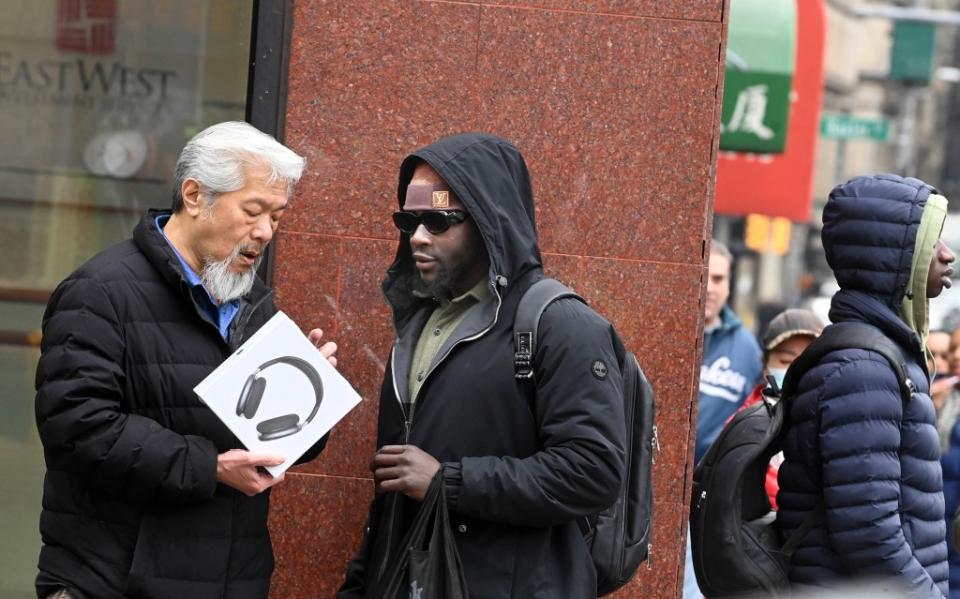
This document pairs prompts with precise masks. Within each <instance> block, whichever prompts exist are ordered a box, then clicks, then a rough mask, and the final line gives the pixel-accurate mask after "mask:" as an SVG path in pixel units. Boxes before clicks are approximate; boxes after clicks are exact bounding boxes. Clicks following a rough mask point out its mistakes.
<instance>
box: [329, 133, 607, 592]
mask: <svg viewBox="0 0 960 599" xmlns="http://www.w3.org/2000/svg"><path fill="white" fill-rule="evenodd" d="M398 200H399V204H400V207H401V210H400V211H399V212H397V213H396V214H395V215H394V221H395V224H396V225H397V227H398V228H399V229H400V244H399V248H398V250H397V257H396V260H395V262H394V263H393V265H392V266H391V267H390V269H389V270H388V272H387V277H386V279H385V280H384V282H383V291H384V294H385V295H386V297H387V300H388V301H389V303H390V305H391V307H392V308H393V315H394V326H395V329H396V340H395V343H394V346H393V350H392V353H391V356H390V367H389V368H388V369H387V372H386V373H385V377H384V382H383V387H382V390H381V394H380V416H379V428H378V434H377V446H378V447H379V448H380V449H379V450H378V452H377V454H376V455H375V456H374V458H373V463H372V464H371V469H372V471H373V473H374V479H375V482H376V485H377V493H376V496H375V498H374V500H373V502H372V504H371V509H370V513H369V516H368V523H367V527H366V532H365V534H364V539H363V544H362V547H361V550H360V553H359V554H358V556H357V557H356V558H355V559H354V560H353V561H352V562H351V563H350V565H349V566H348V570H347V580H346V582H345V583H344V585H343V587H342V588H341V590H340V594H339V596H340V597H344V598H345V597H362V596H368V597H369V596H372V593H374V592H375V591H374V589H376V586H377V583H378V581H379V580H380V579H381V577H382V576H383V574H384V572H385V571H386V570H387V568H388V567H389V565H390V563H391V562H392V561H393V560H394V559H395V558H396V556H397V554H398V551H400V548H399V547H398V546H397V544H398V542H399V541H400V539H401V538H402V537H403V535H404V533H405V532H406V530H407V528H408V527H409V525H410V523H411V521H412V519H413V518H414V517H415V516H416V512H417V509H418V502H419V501H421V500H422V499H423V497H424V496H425V494H426V490H427V488H428V486H429V484H430V481H431V479H432V478H433V477H434V475H435V474H436V473H437V472H438V471H440V470H442V480H443V484H444V486H445V490H446V494H447V501H448V504H449V508H450V511H451V526H452V527H453V530H454V531H455V533H454V534H455V537H456V539H457V548H458V550H459V553H460V557H461V559H462V562H463V567H464V571H465V574H466V580H467V584H468V587H469V590H470V596H471V597H472V598H473V599H487V598H491V599H492V598H497V599H501V598H518V599H519V598H524V599H529V598H547V597H549V598H564V599H580V598H587V597H596V594H597V590H596V572H595V571H594V567H593V562H592V560H591V556H590V554H589V551H588V548H587V544H586V542H585V540H584V537H583V534H582V533H581V530H580V527H579V525H578V522H577V520H578V519H581V518H583V517H585V516H588V515H590V514H592V513H595V512H598V511H600V510H602V509H604V508H606V507H607V506H609V505H610V504H612V503H613V501H614V500H615V498H616V494H617V491H618V489H619V488H620V483H621V480H622V478H623V475H624V469H625V457H624V456H625V432H624V422H623V398H622V395H621V374H620V371H619V369H618V365H617V359H616V356H615V350H614V342H613V334H614V333H613V329H612V327H611V325H610V324H609V323H608V322H607V321H605V320H604V319H603V318H601V317H600V316H599V315H597V314H596V313H595V312H594V311H593V310H591V309H590V308H588V307H587V306H586V305H584V304H583V303H581V302H579V301H576V300H573V299H562V300H558V301H556V302H554V303H553V304H551V305H550V306H549V307H548V308H547V310H546V311H545V312H544V314H543V317H542V320H541V322H540V329H539V345H538V348H539V349H538V351H537V355H536V359H535V363H534V372H535V379H534V380H535V383H534V384H530V383H528V382H527V381H523V380H518V379H517V378H515V376H514V361H513V359H514V350H513V320H514V313H515V311H516V307H517V303H518V302H519V300H520V297H521V296H522V295H523V292H524V291H525V290H526V289H527V288H528V287H529V286H530V285H531V284H532V283H533V282H535V281H537V280H539V279H541V278H543V276H544V275H543V270H542V265H541V257H540V250H539V248H538V246H537V235H536V227H535V223H534V208H533V194H532V190H531V186H530V178H529V175H528V173H527V168H526V164H525V163H524V161H523V157H522V156H521V155H520V153H519V151H518V150H517V149H516V148H515V147H514V146H513V145H512V144H510V143H509V142H507V141H505V140H503V139H500V138H497V137H494V136H491V135H485V134H464V135H458V136H454V137H449V138H445V139H442V140H440V141H438V142H437V143H435V144H433V145H430V146H428V147H426V148H423V149H421V150H419V151H417V152H414V153H413V154H412V155H410V156H408V157H407V158H406V159H405V160H404V161H403V164H402V165H401V167H400V180H399V187H398ZM598 360H599V361H601V362H603V363H604V364H605V365H606V366H607V368H606V369H605V370H604V369H594V368H592V365H593V364H594V363H595V362H596V361H598ZM598 370H599V371H600V372H601V374H596V373H595V371H598ZM534 385H535V388H534Z"/></svg>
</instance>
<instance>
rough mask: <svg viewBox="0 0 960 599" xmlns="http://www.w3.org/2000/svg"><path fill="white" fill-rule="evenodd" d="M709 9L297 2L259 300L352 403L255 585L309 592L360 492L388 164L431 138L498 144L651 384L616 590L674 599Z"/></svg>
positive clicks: (334, 558)
mask: <svg viewBox="0 0 960 599" xmlns="http://www.w3.org/2000/svg"><path fill="white" fill-rule="evenodd" d="M723 5H724V3H723V2H722V0H684V1H683V2H678V1H676V0H526V1H520V0H498V1H497V2H495V3H493V2H482V1H481V2H440V1H427V0H389V1H384V0H350V1H349V2H348V1H344V0H297V2H296V3H295V14H294V29H293V37H292V44H291V60H290V85H289V95H288V104H287V123H286V141H287V143H288V144H289V145H290V146H291V147H293V148H294V149H296V150H297V151H298V152H300V153H302V154H304V155H306V156H307V159H308V166H307V174H306V175H305V177H304V179H303V181H302V182H301V184H300V186H299V187H298V189H297V193H296V197H295V199H294V200H293V203H292V206H291V209H290V211H289V214H288V215H287V216H285V218H284V221H283V224H282V227H281V233H280V235H279V236H278V239H277V242H276V245H277V250H276V251H277V256H276V257H277V266H276V271H275V283H276V288H277V299H278V303H279V305H280V306H281V308H282V309H283V310H284V311H286V312H287V313H288V314H289V315H290V316H291V317H292V318H293V319H294V320H295V321H296V322H298V323H300V325H301V326H302V327H304V328H305V329H306V328H310V327H313V326H320V327H322V328H323V329H324V330H325V331H326V332H327V335H328V336H329V337H330V338H332V339H334V340H336V341H337V343H338V344H339V345H340V352H339V359H340V363H341V371H342V372H343V374H344V375H345V376H346V377H347V378H348V379H349V380H350V381H351V382H352V383H353V384H354V386H355V387H356V388H357V390H358V391H359V392H360V393H361V395H362V396H363V398H364V402H363V403H362V404H361V405H360V406H359V407H358V408H356V409H355V410H354V411H353V412H352V413H351V414H350V415H349V416H348V417H347V418H346V419H345V421H343V422H342V423H340V424H339V425H338V426H337V427H336V429H335V430H334V433H333V436H332V438H331V440H330V443H329V445H328V447H327V449H326V451H325V452H324V453H323V455H322V456H321V457H320V458H318V459H317V460H316V461H315V462H314V463H312V464H309V465H307V466H303V467H299V468H297V469H295V470H294V471H291V473H290V474H288V476H287V480H286V481H285V482H284V483H283V484H282V485H280V486H278V487H277V488H276V490H275V491H274V495H273V510H272V513H271V520H270V523H271V530H272V533H273V538H274V543H275V547H276V552H277V570H276V574H275V576H274V581H273V592H272V596H273V597H277V598H278V599H279V598H283V599H287V598H293V597H304V598H307V597H309V598H314V597H329V596H332V595H333V592H334V590H335V589H336V587H337V586H338V585H339V584H340V582H341V581H342V578H343V569H344V566H345V564H346V561H347V559H348V558H349V557H350V556H351V555H352V554H353V552H354V551H355V550H356V549H357V546H358V543H359V539H360V532H361V527H362V525H363V520H364V516H365V514H366V509H367V505H368V502H369V500H370V498H371V497H372V491H373V485H372V482H371V481H370V474H369V472H368V470H367V464H368V463H369V461H370V458H371V456H372V453H373V451H374V449H375V448H374V444H375V440H374V433H375V429H376V415H377V405H376V402H377V396H378V394H379V389H380V382H381V377H382V375H383V370H384V361H385V360H386V359H387V355H388V352H389V348H390V344H391V342H392V338H393V332H392V326H391V323H390V314H389V311H388V309H387V306H386V304H385V303H384V301H383V300H382V298H381V295H380V290H379V282H380V280H381V278H382V277H383V275H384V272H385V270H386V268H387V266H388V265H389V263H390V262H391V261H392V258H393V255H394V253H395V251H396V245H397V241H396V240H397V235H396V231H395V230H394V229H393V226H392V224H391V221H390V214H391V213H392V212H393V211H394V210H395V209H396V205H397V203H396V193H397V190H396V185H397V167H398V166H399V163H400V160H401V159H402V158H403V157H404V156H405V155H406V154H407V153H408V152H409V151H411V150H412V149H415V148H417V147H419V146H422V145H425V144H427V143H429V142H431V141H433V140H435V139H437V138H439V137H441V136H443V135H448V134H453V133H458V132H462V131H471V130H483V131H489V132H492V133H496V134H499V135H502V136H504V137H507V138H509V139H510V140H512V141H513V142H514V143H516V144H517V146H518V147H519V148H520V150H521V151H522V152H523V154H524V156H525V157H526V158H527V162H528V165H529V167H530V172H531V174H532V177H533V185H534V194H535V201H536V206H537V218H538V226H539V231H540V242H541V248H542V250H543V252H544V260H545V263H546V269H547V272H548V273H549V274H552V275H553V276H556V277H558V278H560V279H561V280H563V281H565V282H566V283H568V284H570V285H572V286H573V287H574V288H575V289H577V290H578V291H579V292H580V293H581V294H583V295H584V296H585V297H586V298H587V299H588V300H590V302H591V304H592V305H593V306H594V307H595V308H596V309H597V310H599V311H600V312H601V313H602V314H604V315H605V316H606V317H607V318H609V319H610V320H611V321H612V322H613V323H614V324H615V325H616V326H617V327H618V329H619V330H620V332H621V333H622V335H623V337H624V339H625V340H626V342H627V345H628V347H630V349H632V350H633V351H634V352H636V353H637V355H638V356H639V358H640V361H641V364H642V365H643V367H644V369H645V370H646V372H647V374H648V376H649V377H650V378H651V380H652V382H653V386H654V388H655V390H656V393H657V401H658V415H657V416H658V424H659V427H660V439H661V445H662V451H661V453H660V455H659V456H658V459H657V464H656V468H655V472H654V476H655V481H656V482H655V484H656V513H655V535H654V552H653V558H652V562H651V564H650V565H649V568H648V566H647V565H644V566H642V569H641V572H640V574H639V576H638V577H637V578H636V579H635V580H634V581H633V582H632V583H631V584H630V585H629V586H628V587H627V589H626V590H625V591H622V592H621V593H619V594H618V595H617V596H619V597H664V598H665V597H676V596H677V594H678V589H679V584H680V577H681V576H682V571H683V557H682V556H683V547H684V535H685V534H686V527H685V525H684V522H685V517H686V514H687V510H688V503H689V502H688V495H689V489H690V476H691V472H692V468H691V465H690V462H691V460H692V455H693V431H694V430H695V429H694V426H693V422H695V414H696V409H695V406H696V402H695V399H696V397H697V394H696V383H697V380H698V376H699V365H700V353H701V340H702V316H701V314H702V308H701V305H702V297H703V293H704V281H705V272H706V269H705V260H704V247H705V244H706V241H707V239H708V238H709V231H710V225H711V220H712V197H713V181H714V168H715V163H716V153H717V136H718V130H717V122H718V121H719V99H720V93H721V87H722V71H721V67H722V64H721V57H722V47H723V37H724V35H725V25H724V23H723V21H724V19H725V18H726V16H725V9H724V6H723Z"/></svg>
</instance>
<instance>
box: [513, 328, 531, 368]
mask: <svg viewBox="0 0 960 599" xmlns="http://www.w3.org/2000/svg"><path fill="white" fill-rule="evenodd" d="M532 346H533V333H532V332H530V331H516V332H515V333H514V347H516V351H515V352H514V354H513V370H514V376H515V377H516V378H518V379H529V378H533V347H532Z"/></svg>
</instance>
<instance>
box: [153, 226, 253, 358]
mask: <svg viewBox="0 0 960 599" xmlns="http://www.w3.org/2000/svg"><path fill="white" fill-rule="evenodd" d="M169 219H170V215H169V214H161V215H160V216H158V217H157V220H156V223H157V230H159V231H160V234H161V235H163V238H164V240H166V242H167V245H169V246H170V249H172V250H173V253H174V254H175V255H176V256H177V260H179V261H180V265H181V266H183V274H184V275H186V277H187V283H189V284H190V292H191V293H192V294H193V297H194V299H196V300H197V305H199V306H200V308H201V309H203V311H204V312H206V314H207V316H209V317H210V320H211V321H212V322H215V323H217V328H218V329H219V330H220V336H221V337H223V340H224V341H227V339H228V337H229V336H230V323H231V322H233V319H234V318H235V317H236V316H237V312H239V311H240V300H238V299H235V300H230V301H229V302H226V303H224V304H218V303H217V300H215V299H214V298H213V296H212V295H210V292H209V291H207V288H206V287H204V286H203V281H201V280H200V277H199V276H198V275H197V273H195V272H194V271H193V269H192V268H190V265H189V264H187V262H186V260H184V259H183V256H181V255H180V252H178V251H177V248H176V247H174V245H173V244H172V243H170V239H169V238H168V237H167V234H166V233H164V232H163V227H164V226H166V224H167V221H168V220H169Z"/></svg>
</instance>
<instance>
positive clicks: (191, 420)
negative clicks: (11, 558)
mask: <svg viewBox="0 0 960 599" xmlns="http://www.w3.org/2000/svg"><path fill="white" fill-rule="evenodd" d="M159 214H160V213H159V212H156V211H150V212H148V213H147V214H146V216H145V217H144V218H143V220H141V222H140V224H139V225H138V226H137V227H136V229H135V230H134V234H133V239H132V240H128V241H125V242H122V243H120V244H118V245H116V246H114V247H112V248H110V249H108V250H106V251H104V252H102V253H100V254H98V255H97V256H95V257H94V258H93V259H91V260H90V261H89V262H87V263H86V264H85V265H83V266H81V267H80V268H79V269H78V270H77V271H76V272H74V273H73V274H72V275H70V276H69V277H68V278H67V279H66V280H65V281H64V282H63V283H61V284H60V286H59V287H57V289H56V291H55V292H54V294H53V296H52V297H51V299H50V303H49V305H48V306H47V310H46V313H45V314H44V317H43V344H42V353H41V357H40V363H39V366H38V368H37V381H36V383H37V399H36V411H37V426H38V428H39V431H40V438H41V440H42V441H43V446H44V455H45V458H46V464H47V473H46V478H45V480H44V490H43V511H42V513H41V516H40V532H41V535H42V539H43V547H42V549H41V552H40V561H39V568H40V575H39V576H38V580H37V594H38V596H40V597H45V596H46V595H47V594H49V593H50V592H51V591H52V590H54V588H56V587H55V586H54V585H58V584H59V585H64V586H67V587H69V588H70V589H72V590H74V592H75V593H76V594H77V596H80V597H88V598H94V597H95V598H97V599H113V598H117V599H119V598H122V597H164V598H170V597H182V598H187V597H189V598H190V599H204V598H208V597H209V598H214V597H216V598H223V597H227V598H241V599H246V598H251V599H252V598H263V597H266V596H267V593H268V590H269V585H270V575H271V572H272V570H273V554H272V549H271V545H270V537H269V534H268V531H267V511H268V507H269V495H268V494H267V493H263V494H260V495H257V496H255V497H247V496H245V495H243V494H241V493H239V492H237V491H234V490H233V489H231V488H229V487H225V486H223V485H219V484H217V481H216V467H217V454H218V453H222V452H224V451H227V450H229V449H233V448H240V447H242V445H241V444H240V442H239V441H238V440H237V439H236V437H234V436H233V434H232V433H231V432H230V431H229V430H228V429H227V427H226V426H224V425H223V424H222V423H221V422H220V420H219V419H218V418H217V417H216V416H215V415H214V414H213V412H212V411H210V410H209V409H208V408H207V407H206V406H204V405H203V404H202V403H201V402H200V400H199V399H198V398H197V397H196V395H195V394H194V392H193V387H194V386H195V385H196V384H197V383H199V382H200V381H201V380H203V378H204V377H206V376H207V374H209V373H210V372H211V371H212V370H213V369H214V368H216V367H217V366H218V365H219V364H220V363H221V362H222V361H223V360H224V358H226V357H227V356H228V355H229V354H230V353H231V351H232V350H233V349H235V348H236V347H238V346H239V345H240V344H241V343H242V342H243V340H244V339H246V338H247V337H249V336H250V335H251V334H253V332H254V331H256V330H257V329H258V328H259V327H260V326H261V325H262V324H263V323H264V322H266V320H267V319H269V318H270V316H272V315H273V313H274V312H275V311H276V308H275V307H274V305H273V302H272V301H271V299H270V293H269V292H268V290H267V289H266V287H265V286H264V285H263V284H262V283H261V282H260V281H259V280H258V281H257V283H256V285H255V287H254V289H253V290H252V291H251V292H250V294H249V295H248V296H247V297H245V298H243V300H242V303H241V308H240V311H239V313H238V314H237V316H236V318H235V319H234V321H233V324H232V330H231V334H230V344H229V346H228V344H227V343H226V342H224V341H223V338H222V337H221V336H220V333H219V331H218V330H217V327H216V326H215V325H214V324H213V323H212V322H210V321H209V319H208V317H207V316H206V315H205V314H204V313H203V312H202V311H201V310H200V309H199V308H198V307H197V305H196V304H195V302H194V300H193V298H192V296H191V292H190V289H189V286H188V284H187V282H186V280H185V279H184V276H183V274H182V270H181V266H180V263H179V261H178V259H177V257H176V255H175V254H174V253H173V251H172V249H171V248H170V246H169V245H168V244H167V243H166V241H165V240H164V239H163V237H162V236H161V235H160V233H159V231H157V228H156V225H155V224H154V223H155V219H156V217H157V216H158V215H159ZM319 449H320V446H318V447H315V448H313V449H312V450H311V452H310V454H309V455H308V456H306V458H307V459H309V458H310V457H313V456H314V455H316V453H317V452H318V451H319Z"/></svg>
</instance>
